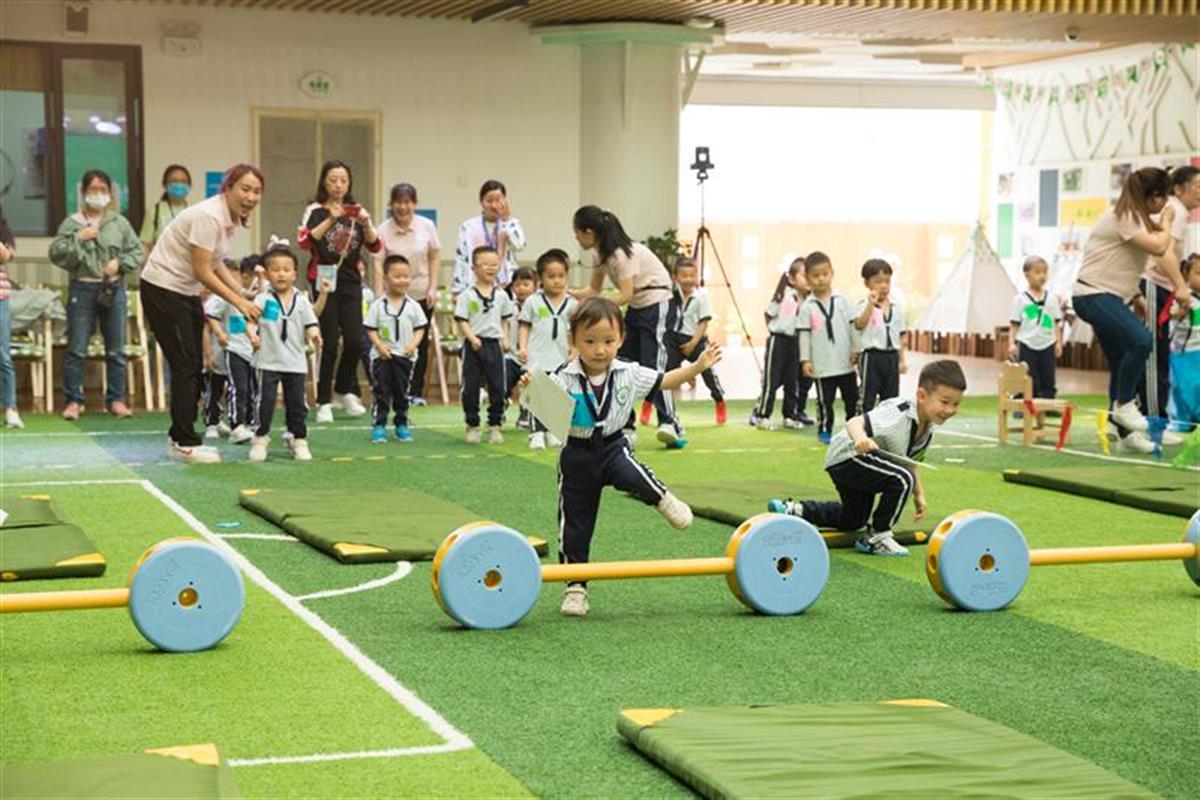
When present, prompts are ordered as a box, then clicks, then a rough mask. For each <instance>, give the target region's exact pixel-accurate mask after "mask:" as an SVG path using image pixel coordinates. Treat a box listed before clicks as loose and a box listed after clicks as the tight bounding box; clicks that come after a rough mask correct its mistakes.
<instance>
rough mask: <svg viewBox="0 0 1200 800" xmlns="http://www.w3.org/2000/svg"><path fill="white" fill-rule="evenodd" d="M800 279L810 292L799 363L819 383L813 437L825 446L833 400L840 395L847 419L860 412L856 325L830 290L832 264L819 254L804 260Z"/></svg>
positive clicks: (800, 320)
mask: <svg viewBox="0 0 1200 800" xmlns="http://www.w3.org/2000/svg"><path fill="white" fill-rule="evenodd" d="M804 277H805V278H806V279H807V280H808V285H809V287H810V288H811V289H812V294H810V295H809V296H808V299H807V300H805V301H804V305H803V306H801V307H800V313H799V315H798V321H797V328H798V329H799V331H800V362H801V370H803V372H804V374H805V375H808V376H809V377H811V378H816V381H817V416H818V417H820V421H819V423H818V426H817V438H818V439H819V440H820V441H821V444H829V442H830V438H831V436H832V434H833V401H834V398H835V396H836V394H837V393H838V392H841V394H842V404H843V405H844V406H845V409H846V419H850V418H851V417H853V416H854V415H855V414H856V413H858V376H857V375H855V374H854V362H855V360H856V358H855V354H854V334H853V330H854V323H853V318H852V312H851V311H850V301H849V300H847V299H846V296H845V295H843V294H841V293H840V292H835V291H834V290H833V264H832V263H830V261H829V256H827V255H825V254H824V253H821V252H813V253H809V254H808V256H807V257H806V258H805V259H804Z"/></svg>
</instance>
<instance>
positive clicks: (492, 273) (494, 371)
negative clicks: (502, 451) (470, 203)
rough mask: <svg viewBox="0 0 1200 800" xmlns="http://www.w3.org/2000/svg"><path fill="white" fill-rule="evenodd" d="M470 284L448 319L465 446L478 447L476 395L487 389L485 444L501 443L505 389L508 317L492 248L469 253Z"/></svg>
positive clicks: (507, 303)
mask: <svg viewBox="0 0 1200 800" xmlns="http://www.w3.org/2000/svg"><path fill="white" fill-rule="evenodd" d="M471 264H472V269H473V270H474V273H475V281H474V283H473V284H472V285H471V286H470V287H468V288H467V289H466V290H465V291H463V292H462V293H461V294H459V296H458V300H457V302H456V303H455V305H454V320H455V321H456V322H457V323H458V330H459V332H460V333H461V334H462V337H463V343H462V353H463V359H462V362H463V363H462V407H463V416H464V417H465V419H466V423H467V444H479V390H480V388H481V386H486V387H487V393H488V428H489V433H488V442H489V443H491V444H501V443H503V442H504V434H503V433H501V432H500V425H501V423H502V422H503V421H504V405H505V402H506V400H507V398H508V392H507V387H506V386H505V377H506V375H505V370H506V368H505V366H504V352H505V351H506V350H507V349H508V342H509V338H508V326H509V321H510V320H511V319H512V316H513V313H514V307H513V302H512V300H511V299H510V298H509V296H508V292H506V291H504V290H503V289H501V288H500V287H498V286H497V285H496V275H497V274H499V272H500V255H499V253H497V251H496V248H494V247H491V246H488V245H482V246H480V247H476V248H475V251H474V252H473V253H471Z"/></svg>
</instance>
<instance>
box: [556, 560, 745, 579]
mask: <svg viewBox="0 0 1200 800" xmlns="http://www.w3.org/2000/svg"><path fill="white" fill-rule="evenodd" d="M730 572H733V559H732V558H677V559H673V560H670V561H607V562H606V561H597V562H594V563H590V564H547V565H546V566H544V567H542V580H543V581H546V582H556V581H603V580H616V579H620V578H675V577H684V576H689V575H728V574H729V573H730Z"/></svg>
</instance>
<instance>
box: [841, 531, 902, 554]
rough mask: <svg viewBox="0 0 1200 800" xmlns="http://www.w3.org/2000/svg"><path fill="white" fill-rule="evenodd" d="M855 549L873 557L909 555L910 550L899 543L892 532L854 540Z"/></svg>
mask: <svg viewBox="0 0 1200 800" xmlns="http://www.w3.org/2000/svg"><path fill="white" fill-rule="evenodd" d="M854 549H855V550H857V551H858V552H860V553H869V554H871V555H873V556H906V555H908V548H907V547H905V546H904V545H902V544H900V543H899V542H897V541H896V537H894V536H892V532H891V531H880V532H879V533H873V534H869V535H863V536H860V537H858V538H857V539H855V540H854Z"/></svg>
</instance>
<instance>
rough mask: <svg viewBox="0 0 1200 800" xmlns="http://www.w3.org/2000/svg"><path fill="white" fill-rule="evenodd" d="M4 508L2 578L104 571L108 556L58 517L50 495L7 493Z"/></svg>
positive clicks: (76, 575)
mask: <svg viewBox="0 0 1200 800" xmlns="http://www.w3.org/2000/svg"><path fill="white" fill-rule="evenodd" d="M0 511H3V512H4V514H3V517H4V520H3V522H0V580H4V581H18V580H33V579H38V578H94V577H96V576H98V575H103V574H104V570H105V568H106V567H107V564H106V563H105V561H104V556H102V555H100V553H99V552H97V551H96V545H95V544H93V543H92V541H91V540H90V539H88V537H87V535H86V534H84V532H83V531H81V530H80V529H79V528H77V527H75V526H74V525H70V524H68V523H65V522H62V521H61V520H60V519H59V518H58V514H57V512H56V511H55V510H54V505H53V503H52V502H51V500H50V498H49V496H47V495H25V496H23V497H7V496H6V497H5V498H4V500H3V503H2V504H0Z"/></svg>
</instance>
